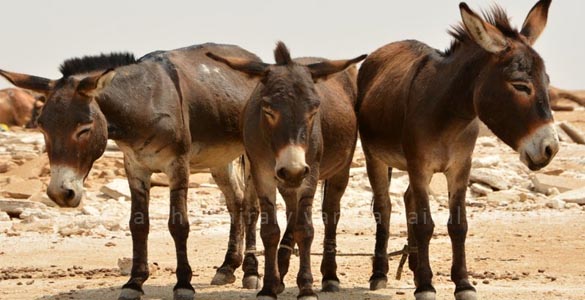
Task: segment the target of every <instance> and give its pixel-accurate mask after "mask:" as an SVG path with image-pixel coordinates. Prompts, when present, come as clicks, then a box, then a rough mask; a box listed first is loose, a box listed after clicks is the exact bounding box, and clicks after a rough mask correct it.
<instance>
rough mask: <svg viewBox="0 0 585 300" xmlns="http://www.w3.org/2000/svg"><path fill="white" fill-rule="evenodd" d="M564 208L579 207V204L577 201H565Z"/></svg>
mask: <svg viewBox="0 0 585 300" xmlns="http://www.w3.org/2000/svg"><path fill="white" fill-rule="evenodd" d="M565 208H566V209H581V205H579V204H577V203H565Z"/></svg>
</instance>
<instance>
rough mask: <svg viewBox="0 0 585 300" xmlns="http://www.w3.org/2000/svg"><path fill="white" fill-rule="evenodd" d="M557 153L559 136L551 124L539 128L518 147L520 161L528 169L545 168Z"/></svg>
mask: <svg viewBox="0 0 585 300" xmlns="http://www.w3.org/2000/svg"><path fill="white" fill-rule="evenodd" d="M558 151H559V136H558V134H557V131H556V130H555V128H554V126H553V124H552V123H547V124H545V125H542V126H541V127H539V128H538V129H537V130H536V131H534V132H533V133H532V134H530V135H529V136H527V137H525V138H524V139H523V140H522V141H521V143H520V147H518V153H520V160H521V161H522V162H523V163H524V164H525V165H526V166H528V167H529V168H530V169H533V168H537V169H540V168H542V167H544V166H546V165H547V164H548V163H549V162H550V161H551V160H552V158H553V157H554V156H555V154H556V153H557V152H558Z"/></svg>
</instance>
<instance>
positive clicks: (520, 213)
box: [0, 111, 585, 300]
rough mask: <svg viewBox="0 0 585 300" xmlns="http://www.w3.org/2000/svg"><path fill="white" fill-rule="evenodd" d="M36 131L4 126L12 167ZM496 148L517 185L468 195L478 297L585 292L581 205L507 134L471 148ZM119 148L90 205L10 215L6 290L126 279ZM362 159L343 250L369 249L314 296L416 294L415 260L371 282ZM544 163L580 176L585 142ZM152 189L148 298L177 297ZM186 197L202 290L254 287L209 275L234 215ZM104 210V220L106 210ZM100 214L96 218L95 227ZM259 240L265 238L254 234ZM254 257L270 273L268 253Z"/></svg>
mask: <svg viewBox="0 0 585 300" xmlns="http://www.w3.org/2000/svg"><path fill="white" fill-rule="evenodd" d="M584 114H585V113H584V112H583V111H576V112H561V113H557V114H556V118H557V119H560V120H567V121H570V122H572V124H573V125H574V126H575V127H577V128H578V129H580V130H581V131H585V118H584V117H583V116H584ZM21 136H23V137H24V138H22V139H20V140H21V141H25V142H26V143H28V142H31V143H32V141H37V142H36V143H37V144H36V145H35V146H34V147H28V146H26V145H23V144H16V145H7V143H8V142H7V141H9V140H10V141H13V140H15V138H20V137H21ZM39 138H40V139H41V141H42V136H41V135H40V134H38V133H36V135H34V136H31V133H16V134H12V135H7V137H5V138H4V140H2V141H1V142H2V143H0V150H1V149H4V150H3V151H4V152H2V151H0V162H2V161H5V162H6V163H7V165H8V167H9V168H10V169H12V168H16V167H17V166H18V165H20V164H22V163H24V161H26V160H28V159H34V157H38V156H39V155H42V154H40V152H41V151H42V149H41V148H42V147H41V145H40V144H38V139H39ZM23 143H24V142H23ZM2 147H4V148H2ZM27 147H28V148H27ZM30 149H33V150H30ZM23 153H24V154H23ZM494 155H495V156H497V157H498V159H499V160H500V162H498V164H497V165H496V166H495V167H493V168H494V169H503V170H507V172H508V173H506V174H508V175H509V173H512V175H514V176H510V177H506V178H503V180H508V178H510V180H515V181H514V182H515V183H514V184H512V186H513V187H512V189H511V190H510V193H511V195H513V197H511V198H510V194H505V193H504V194H500V192H498V193H493V195H492V196H490V195H488V196H487V197H485V196H479V195H473V194H470V195H469V197H468V200H469V201H470V205H471V206H470V208H469V209H468V214H469V236H468V240H467V262H468V269H469V271H470V274H471V278H472V282H473V283H474V284H475V285H476V288H477V290H478V295H479V299H515V300H535V299H563V300H568V299H575V300H578V299H585V256H584V253H585V210H584V207H582V206H579V205H572V206H570V207H566V208H561V209H551V208H549V206H548V202H547V201H550V199H551V197H553V196H554V195H544V194H540V193H537V192H535V191H533V190H532V187H531V184H530V179H529V177H530V175H531V174H532V173H531V172H529V171H528V170H527V169H526V168H525V167H522V166H521V165H520V163H519V162H518V157H517V154H515V153H514V152H513V151H511V150H510V149H508V148H507V147H506V146H505V145H503V144H502V143H501V142H493V141H491V140H489V138H488V139H487V140H484V144H483V145H480V146H478V148H477V149H476V155H475V156H476V157H492V156H494ZM120 158H121V154H120V153H116V152H108V153H106V155H105V156H104V157H103V158H101V159H100V160H99V161H98V162H97V163H96V164H95V166H94V169H93V170H92V172H91V173H90V176H89V177H88V181H87V182H86V188H87V190H88V192H87V195H86V199H84V205H85V206H87V207H90V208H91V209H89V208H86V209H85V210H83V212H82V208H80V209H73V210H71V209H70V210H62V209H58V208H47V209H45V210H43V211H42V212H40V213H39V212H35V211H32V212H30V213H29V216H31V215H32V216H34V217H31V218H30V220H28V221H27V220H26V219H23V220H19V219H16V218H13V220H11V221H9V222H12V223H14V225H12V229H9V230H4V231H3V232H2V230H0V299H10V300H12V299H95V300H98V299H116V298H117V295H118V293H119V291H120V287H121V286H122V284H124V283H125V282H126V281H127V279H128V277H127V276H122V275H120V272H119V270H118V267H117V261H118V259H119V258H123V257H130V256H131V253H132V246H131V237H130V235H129V230H128V226H127V220H128V214H129V202H128V201H126V200H124V199H123V198H121V199H111V198H109V197H107V196H104V195H103V194H101V193H100V188H101V186H102V185H103V184H105V183H107V182H109V181H111V180H113V179H116V178H117V179H123V178H124V174H123V171H121V165H122V164H121V160H120ZM355 162H356V164H355V168H354V169H352V178H351V180H350V185H349V187H348V190H347V191H346V194H345V195H344V198H343V200H342V207H343V210H342V219H341V223H340V225H339V229H338V244H339V246H338V250H339V251H340V252H341V253H361V254H364V256H358V257H355V256H354V257H347V256H346V257H344V256H340V257H338V265H339V268H338V270H339V276H340V279H341V281H342V291H341V292H340V293H337V294H326V293H319V297H320V299H325V300H327V299H370V300H375V299H413V291H414V285H413V281H412V273H411V272H410V271H409V270H405V272H404V273H403V276H402V279H401V280H399V281H397V280H394V279H390V281H389V284H388V288H387V289H384V290H381V291H376V292H371V291H369V290H368V286H369V285H368V278H369V276H370V272H371V261H370V257H369V255H370V254H371V253H372V252H373V248H374V230H375V223H374V219H373V217H372V213H371V207H370V200H371V192H370V190H369V183H368V181H367V177H366V175H365V170H364V168H363V155H362V156H360V154H359V153H358V154H357V155H356V159H355ZM47 172H48V171H47V170H46V169H45V170H44V171H43V172H42V175H41V176H40V178H39V179H37V180H40V181H41V182H43V183H44V184H46V183H47V181H48V178H49V177H48V174H47ZM540 173H545V174H562V175H563V176H569V177H573V178H580V179H585V146H577V145H574V144H569V143H563V144H562V148H561V151H560V152H559V154H558V156H557V158H555V161H554V162H553V163H552V164H551V165H550V166H549V167H547V168H546V169H545V170H542V171H540ZM207 176H208V175H207ZM0 179H2V178H1V176H0ZM404 179H405V174H404V173H403V172H402V173H400V172H395V178H394V177H393V183H394V184H393V186H392V188H391V191H390V193H391V196H392V201H393V203H394V210H393V214H392V225H391V234H392V236H391V239H390V243H389V245H390V246H389V251H393V250H399V249H401V248H402V246H403V245H404V243H405V241H406V237H405V236H406V227H405V215H404V207H403V204H402V202H401V194H402V193H403V192H404V188H405V187H406V184H407V182H405V181H404ZM0 181H2V180H0ZM203 181H205V179H204V180H203ZM2 184H5V183H1V182H0V189H2V188H3V185H2ZM441 187H443V190H441V189H440V188H441ZM432 188H433V189H434V190H435V192H436V193H435V195H433V200H432V202H431V208H432V211H433V218H434V220H435V223H436V224H437V226H436V229H435V236H434V238H433V240H432V242H431V252H430V253H431V261H432V268H433V272H434V274H435V276H434V281H435V286H436V288H437V290H438V298H437V299H453V298H454V297H453V289H454V286H453V284H452V283H451V282H450V279H449V272H450V261H451V247H450V241H449V237H448V235H447V228H446V226H445V224H446V222H447V209H446V208H445V207H446V194H445V191H444V183H441V182H440V181H439V182H437V183H434V186H433V187H432ZM437 190H439V191H438V192H437ZM151 195H152V203H151V217H152V221H151V234H150V240H149V259H150V261H151V262H156V263H157V264H158V266H159V270H158V271H157V272H156V273H155V274H154V275H152V276H151V278H150V279H149V280H148V281H147V282H146V284H145V291H146V295H145V296H144V299H172V287H173V285H174V282H175V277H174V274H173V273H172V270H173V269H174V267H175V253H174V246H173V242H172V238H171V236H170V234H169V233H168V230H167V229H166V218H167V211H168V200H167V189H166V188H164V187H155V188H153V191H152V193H151ZM494 195H495V196H494ZM506 195H507V196H506ZM504 196H505V197H504ZM315 203H316V205H315V208H314V216H315V220H314V223H315V227H316V234H315V242H314V243H313V252H320V249H321V240H322V238H323V225H322V222H321V220H320V219H319V217H318V216H319V215H320V214H319V213H320V209H319V207H320V200H318V199H317V200H316V201H315ZM281 206H282V205H281ZM189 209H190V213H189V215H190V221H191V224H192V225H191V235H190V238H189V245H188V249H189V255H190V257H189V259H190V263H191V266H192V268H193V273H194V276H193V279H192V283H193V285H194V286H195V288H196V290H197V295H196V299H226V300H228V299H254V298H255V293H256V291H249V290H243V289H242V288H241V283H240V280H241V276H242V272H241V271H239V270H238V271H237V273H236V276H237V277H238V279H237V281H236V283H234V284H232V285H227V286H223V287H216V286H211V285H210V284H209V283H210V281H211V278H212V277H213V275H214V274H215V268H217V266H219V265H220V264H221V262H222V259H223V255H224V253H225V249H226V246H227V232H228V226H229V225H228V224H229V218H228V216H227V213H226V212H225V206H224V205H223V203H222V199H221V195H220V193H219V191H218V190H217V188H214V186H213V184H208V185H204V187H198V188H192V189H190V194H189ZM282 210H283V209H282V207H281V212H282ZM25 212H26V211H25ZM106 216H107V217H106ZM21 219H22V216H21ZM105 219H108V220H109V221H108V222H105V221H103V220H105ZM279 219H280V224H281V228H283V224H284V223H285V222H284V216H283V215H280V216H279ZM88 220H89V221H88ZM102 221H103V222H102ZM39 224H40V225H41V227H42V228H44V229H43V230H37V228H41V227H39ZM94 225H95V228H93V227H92V226H94ZM47 227H48V229H47ZM258 247H259V248H260V249H261V248H262V245H261V241H260V239H259V238H258ZM259 259H260V265H261V273H263V270H262V267H263V258H262V257H260V258H259ZM320 261H321V257H320V256H313V257H312V263H313V275H314V279H315V288H316V290H318V289H319V288H320V281H321V275H320V273H319V264H320ZM398 261H399V258H398V257H395V258H393V259H392V260H391V262H390V269H391V270H390V274H389V277H390V278H393V276H394V273H395V272H396V267H397V265H398ZM297 268H298V258H296V257H293V261H292V263H291V271H290V272H289V274H288V276H287V277H286V284H287V289H286V290H285V293H284V294H283V295H282V296H281V297H279V299H296V298H295V297H296V294H297V288H296V284H295V277H296V276H295V275H296V271H297ZM406 269H407V268H406Z"/></svg>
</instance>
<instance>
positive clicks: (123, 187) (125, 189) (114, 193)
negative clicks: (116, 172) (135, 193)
mask: <svg viewBox="0 0 585 300" xmlns="http://www.w3.org/2000/svg"><path fill="white" fill-rule="evenodd" d="M100 192H102V193H104V194H106V195H108V196H110V197H112V198H116V199H118V198H120V197H124V198H126V199H127V200H129V199H130V187H129V186H128V181H127V180H126V179H114V180H112V181H110V182H109V183H108V184H106V185H104V186H102V188H101V189H100Z"/></svg>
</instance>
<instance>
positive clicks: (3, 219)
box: [0, 211, 10, 222]
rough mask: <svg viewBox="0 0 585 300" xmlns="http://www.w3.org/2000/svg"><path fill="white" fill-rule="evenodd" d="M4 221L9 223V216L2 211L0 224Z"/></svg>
mask: <svg viewBox="0 0 585 300" xmlns="http://www.w3.org/2000/svg"><path fill="white" fill-rule="evenodd" d="M4 221H10V216H9V215H8V214H7V213H6V212H4V211H0V222H4Z"/></svg>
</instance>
